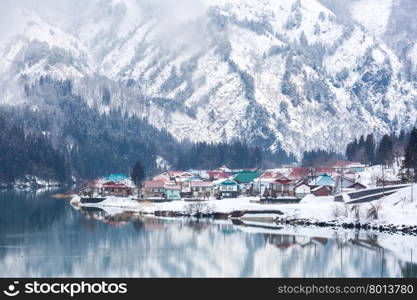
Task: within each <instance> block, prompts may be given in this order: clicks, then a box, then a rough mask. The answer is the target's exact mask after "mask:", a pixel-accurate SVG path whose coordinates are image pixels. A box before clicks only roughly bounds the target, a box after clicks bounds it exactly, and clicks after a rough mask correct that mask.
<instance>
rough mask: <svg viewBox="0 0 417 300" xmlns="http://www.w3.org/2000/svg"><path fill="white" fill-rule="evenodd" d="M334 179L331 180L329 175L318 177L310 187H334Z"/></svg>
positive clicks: (324, 174)
mask: <svg viewBox="0 0 417 300" xmlns="http://www.w3.org/2000/svg"><path fill="white" fill-rule="evenodd" d="M334 182H335V181H334V179H333V178H331V177H330V176H329V175H327V173H323V174H321V175H320V176H318V177H316V178H315V179H313V180H312V181H311V182H310V186H330V187H333V186H334Z"/></svg>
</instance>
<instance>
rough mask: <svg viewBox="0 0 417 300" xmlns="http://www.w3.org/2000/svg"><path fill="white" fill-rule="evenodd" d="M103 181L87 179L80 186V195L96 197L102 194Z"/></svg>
mask: <svg viewBox="0 0 417 300" xmlns="http://www.w3.org/2000/svg"><path fill="white" fill-rule="evenodd" d="M101 185H102V181H100V180H87V181H85V182H84V183H83V184H82V186H81V188H80V195H82V196H85V197H90V198H91V197H94V196H95V195H99V194H101Z"/></svg>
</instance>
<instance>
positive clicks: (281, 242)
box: [0, 193, 417, 277]
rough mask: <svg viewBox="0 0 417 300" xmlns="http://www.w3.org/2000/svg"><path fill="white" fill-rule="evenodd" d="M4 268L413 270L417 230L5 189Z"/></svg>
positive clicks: (1, 217)
mask: <svg viewBox="0 0 417 300" xmlns="http://www.w3.org/2000/svg"><path fill="white" fill-rule="evenodd" d="M0 205H2V207H3V209H2V210H1V211H0V222H1V223H0V225H1V226H0V227H1V229H0V234H1V235H0V276H3V277H6V276H12V277H13V276H16V277H18V276H57V277H66V276H79V277H97V276H99V277H101V276H113V277H118V276H134V277H189V276H194V277H205V276H214V277H223V276H231V277H252V276H255V277H266V276H272V277H294V276H297V277H327V276H329V277H332V276H334V277H344V276H346V277H351V276H355V277H374V276H384V277H386V276H387V277H389V276H390V277H398V276H404V277H416V276H417V266H416V264H415V262H414V261H413V257H412V252H413V251H414V252H415V245H417V237H412V236H400V235H387V234H375V233H369V232H363V231H362V232H354V231H334V230H331V229H324V230H317V229H311V228H299V227H285V226H284V227H283V226H274V225H271V224H267V223H256V222H252V223H249V222H246V223H245V222H239V221H235V222H234V223H232V222H230V221H210V220H190V219H188V220H187V219H161V218H153V217H144V216H140V215H137V214H134V213H130V212H123V211H122V210H117V209H116V210H114V209H113V210H110V211H109V210H107V209H106V210H104V209H99V208H78V209H74V208H72V207H71V206H70V205H69V204H68V202H67V201H66V200H63V199H52V198H50V195H49V194H48V193H45V194H42V195H31V194H28V193H0Z"/></svg>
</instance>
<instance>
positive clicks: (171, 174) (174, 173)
mask: <svg viewBox="0 0 417 300" xmlns="http://www.w3.org/2000/svg"><path fill="white" fill-rule="evenodd" d="M168 175H169V177H192V176H193V174H191V173H189V172H184V171H168Z"/></svg>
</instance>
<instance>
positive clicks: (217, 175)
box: [207, 171, 229, 179]
mask: <svg viewBox="0 0 417 300" xmlns="http://www.w3.org/2000/svg"><path fill="white" fill-rule="evenodd" d="M207 174H208V175H209V177H210V178H215V179H220V178H228V177H229V174H227V173H226V172H224V171H208V172H207Z"/></svg>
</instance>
